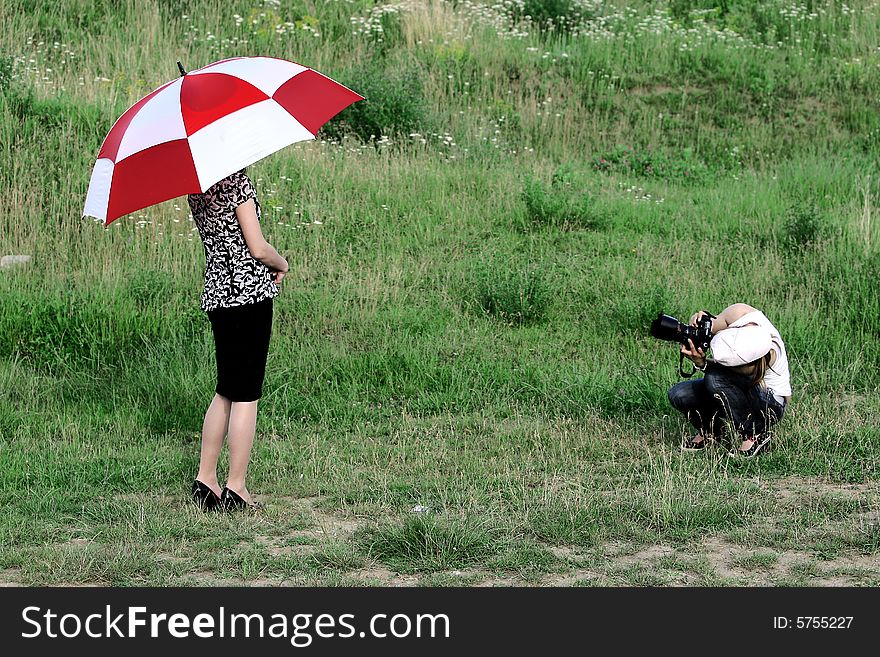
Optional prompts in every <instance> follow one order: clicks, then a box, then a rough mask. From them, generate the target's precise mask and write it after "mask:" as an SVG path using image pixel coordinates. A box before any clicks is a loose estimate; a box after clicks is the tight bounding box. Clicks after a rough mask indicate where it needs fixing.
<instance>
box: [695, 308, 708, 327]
mask: <svg viewBox="0 0 880 657" xmlns="http://www.w3.org/2000/svg"><path fill="white" fill-rule="evenodd" d="M708 314H709V313H707V312H706V311H705V310H698V311H697V312H695V313H694V314H693V315H692V316H691V326H696V325H697V322H699V321H700V318H701V317H702V316H703V315H708Z"/></svg>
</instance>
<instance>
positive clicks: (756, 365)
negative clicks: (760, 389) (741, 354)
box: [746, 349, 773, 386]
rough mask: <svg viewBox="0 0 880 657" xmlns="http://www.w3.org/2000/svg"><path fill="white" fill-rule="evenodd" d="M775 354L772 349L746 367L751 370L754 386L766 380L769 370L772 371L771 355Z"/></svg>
mask: <svg viewBox="0 0 880 657" xmlns="http://www.w3.org/2000/svg"><path fill="white" fill-rule="evenodd" d="M772 353H773V350H772V349H771V350H770V351H768V352H767V353H766V354H764V355H763V356H761V357H760V358H757V359H755V360H753V361H752V362H751V363H749V364H748V365H746V367H748V368H750V369H751V372H752V381H751V383H752V385H753V386H756V385H758V384H759V383H761V381H763V380H764V375H765V374H767V370H768V369H770V355H771V354H772Z"/></svg>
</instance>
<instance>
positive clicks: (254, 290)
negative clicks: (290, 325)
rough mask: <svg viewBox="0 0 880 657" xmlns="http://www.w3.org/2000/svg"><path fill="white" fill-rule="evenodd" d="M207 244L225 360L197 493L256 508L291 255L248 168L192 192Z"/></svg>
mask: <svg viewBox="0 0 880 657" xmlns="http://www.w3.org/2000/svg"><path fill="white" fill-rule="evenodd" d="M188 201H189V207H190V209H191V210H192V215H193V219H194V220H195V223H196V226H197V227H198V230H199V235H200V236H201V238H202V242H203V243H204V246H205V291H204V293H203V294H202V300H201V308H202V310H204V311H206V312H207V313H208V319H209V320H210V321H211V330H212V331H213V333H214V346H215V353H216V359H217V388H216V394H215V395H214V399H213V400H212V401H211V404H210V406H209V407H208V411H207V413H205V421H204V424H203V425H202V449H201V457H200V460H199V472H198V475H197V476H196V480H195V481H194V482H193V487H192V494H193V499H194V500H195V501H196V503H197V504H198V505H199V506H200V507H201V508H202V509H203V510H213V509H218V508H220V509H224V510H233V509H240V508H248V507H253V506H255V504H254V501H253V498H252V497H251V494H250V493H249V492H248V489H247V485H246V484H245V477H246V475H247V469H248V463H249V462H250V457H251V447H252V445H253V442H254V432H255V430H256V421H257V401H258V400H259V399H260V397H261V396H262V392H263V378H264V375H265V371H266V355H267V354H268V351H269V338H270V336H271V334H272V299H273V298H274V297H276V296H277V295H278V285H279V284H280V283H281V280H282V279H283V278H284V275H285V274H286V273H287V271H288V264H287V260H285V259H284V258H283V257H282V256H281V255H279V253H278V252H277V251H276V250H275V249H274V248H273V247H272V245H271V244H269V243H268V242H267V241H266V240H265V238H264V237H263V233H262V231H261V230H260V216H261V212H260V204H259V201H257V194H256V190H255V189H254V185H253V183H252V182H251V181H250V179H249V178H248V177H247V175H246V174H245V171H244V169H242V170H241V171H238V172H236V173H233V174H232V175H230V176H227V177H226V178H224V179H223V180H221V181H220V182H218V183H217V184H215V185H214V186H213V187H211V188H210V189H208V190H207V191H206V192H204V193H201V194H191V195H190V196H189V197H188ZM224 438H228V440H229V475H228V478H227V480H226V486H225V487H224V488H223V489H222V490H221V489H220V484H219V482H218V480H217V460H218V459H219V457H220V450H221V448H222V447H223V440H224Z"/></svg>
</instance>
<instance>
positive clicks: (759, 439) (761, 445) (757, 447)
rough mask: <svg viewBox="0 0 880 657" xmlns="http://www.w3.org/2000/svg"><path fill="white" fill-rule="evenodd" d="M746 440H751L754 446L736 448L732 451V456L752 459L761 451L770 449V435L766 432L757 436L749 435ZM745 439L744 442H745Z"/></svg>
mask: <svg viewBox="0 0 880 657" xmlns="http://www.w3.org/2000/svg"><path fill="white" fill-rule="evenodd" d="M745 440H751V441H752V446H751V447H749V448H748V449H735V450H732V451H731V452H730V456H734V457H739V458H744V459H751V458H754V457H755V456H757V455H758V453H759V452H761V451H766V450H767V449H769V447H768V446H769V444H770V436H769V435H767V434H766V433H764V434H759V435H757V436H749V437H748V438H746V439H745ZM745 440H744V441H743V442H745Z"/></svg>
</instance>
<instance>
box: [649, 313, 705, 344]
mask: <svg viewBox="0 0 880 657" xmlns="http://www.w3.org/2000/svg"><path fill="white" fill-rule="evenodd" d="M712 319H713V318H712V315H710V314H709V313H704V314H703V316H702V317H700V319H699V320H698V321H697V325H696V326H690V325H689V324H683V323H682V322H680V321H678V320H677V319H676V318H675V317H671V316H669V315H664V314H663V313H660V314H659V315H657V319H655V320H654V321H653V322H651V335H653V336H654V337H655V338H659V339H660V340H668V341H669V342H680V343H681V344H683V345H685V346H686V345H687V343H688V339H690V340H692V341H693V343H694V346H695V347H698V348H700V349H702V350H703V352H704V353H705V352H706V350H707V349H709V343H710V342H711V341H712Z"/></svg>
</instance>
